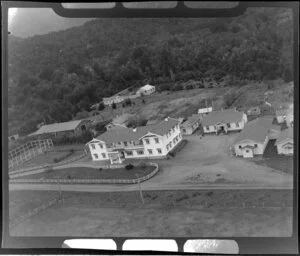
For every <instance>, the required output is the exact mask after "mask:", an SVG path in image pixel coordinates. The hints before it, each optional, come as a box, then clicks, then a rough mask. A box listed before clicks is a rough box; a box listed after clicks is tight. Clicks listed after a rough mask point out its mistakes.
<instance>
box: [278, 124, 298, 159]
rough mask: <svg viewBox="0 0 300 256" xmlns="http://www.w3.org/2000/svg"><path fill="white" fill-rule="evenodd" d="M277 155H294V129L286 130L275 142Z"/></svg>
mask: <svg viewBox="0 0 300 256" xmlns="http://www.w3.org/2000/svg"><path fill="white" fill-rule="evenodd" d="M275 146H276V148H277V153H278V154H279V155H293V154H294V136H293V128H288V129H285V130H283V131H282V132H281V134H280V136H279V138H278V139H277V140H276V142H275Z"/></svg>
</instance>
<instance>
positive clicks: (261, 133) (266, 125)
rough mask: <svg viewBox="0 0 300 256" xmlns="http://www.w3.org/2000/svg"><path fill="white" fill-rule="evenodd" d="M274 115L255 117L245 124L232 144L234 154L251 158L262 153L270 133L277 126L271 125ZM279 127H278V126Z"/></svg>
mask: <svg viewBox="0 0 300 256" xmlns="http://www.w3.org/2000/svg"><path fill="white" fill-rule="evenodd" d="M273 120H274V117H272V116H266V117H261V118H257V119H255V120H253V121H251V122H249V123H248V124H246V125H245V127H244V129H243V130H242V131H241V133H240V134H239V136H238V137H237V139H236V140H235V143H234V145H233V147H234V152H235V155H236V156H242V157H244V158H252V157H254V155H263V153H264V151H265V148H266V146H267V144H268V142H269V139H270V134H272V133H273V130H274V129H275V130H277V129H278V127H275V126H274V125H273ZM279 129H280V128H279Z"/></svg>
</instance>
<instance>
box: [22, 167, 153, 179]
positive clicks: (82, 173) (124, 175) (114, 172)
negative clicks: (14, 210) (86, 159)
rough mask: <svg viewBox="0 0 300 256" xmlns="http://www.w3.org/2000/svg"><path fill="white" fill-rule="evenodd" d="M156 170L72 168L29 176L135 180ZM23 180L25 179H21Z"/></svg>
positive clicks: (31, 177)
mask: <svg viewBox="0 0 300 256" xmlns="http://www.w3.org/2000/svg"><path fill="white" fill-rule="evenodd" d="M154 169H155V167H154V166H146V167H143V168H142V167H134V168H133V169H132V170H126V169H125V168H116V169H102V170H99V169H98V168H97V169H96V168H91V167H71V168H63V169H57V170H51V171H46V172H42V173H37V174H32V175H27V176H26V178H28V179H135V178H136V175H137V177H144V176H146V175H148V174H149V173H151V172H152V171H153V170H154ZM20 178H21V179H22V178H24V177H20Z"/></svg>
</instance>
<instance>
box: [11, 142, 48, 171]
mask: <svg viewBox="0 0 300 256" xmlns="http://www.w3.org/2000/svg"><path fill="white" fill-rule="evenodd" d="M52 147H53V142H52V140H51V139H45V140H33V141H29V142H27V143H25V144H23V145H20V146H18V147H17V148H15V149H12V150H10V151H9V152H8V166H9V168H13V167H16V166H19V165H20V164H22V163H24V162H27V161H29V160H30V159H32V158H34V157H35V156H37V155H40V154H42V153H43V152H44V151H46V150H48V149H49V148H52Z"/></svg>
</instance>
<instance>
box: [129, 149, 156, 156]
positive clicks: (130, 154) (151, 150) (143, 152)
mask: <svg viewBox="0 0 300 256" xmlns="http://www.w3.org/2000/svg"><path fill="white" fill-rule="evenodd" d="M147 150H148V153H149V155H153V149H147ZM156 151H157V153H158V154H162V150H161V148H157V149H156ZM132 154H133V153H132V151H129V152H127V155H128V156H132ZM137 154H138V155H144V154H145V151H144V150H137Z"/></svg>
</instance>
